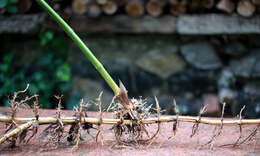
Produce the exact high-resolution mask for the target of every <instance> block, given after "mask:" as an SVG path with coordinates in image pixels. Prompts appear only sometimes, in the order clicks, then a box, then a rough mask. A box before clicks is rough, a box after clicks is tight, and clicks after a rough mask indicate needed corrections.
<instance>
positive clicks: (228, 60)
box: [0, 0, 260, 118]
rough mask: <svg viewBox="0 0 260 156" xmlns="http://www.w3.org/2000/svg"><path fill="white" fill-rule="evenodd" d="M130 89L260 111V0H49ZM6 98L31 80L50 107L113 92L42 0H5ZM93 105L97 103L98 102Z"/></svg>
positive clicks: (185, 105) (0, 32)
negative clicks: (60, 99)
mask: <svg viewBox="0 0 260 156" xmlns="http://www.w3.org/2000/svg"><path fill="white" fill-rule="evenodd" d="M47 2H48V3H49V4H50V5H51V6H52V7H53V8H54V9H55V10H56V11H57V12H58V13H59V14H60V15H61V16H62V17H63V18H64V19H65V21H67V22H68V23H69V25H71V26H72V28H73V29H74V30H75V32H77V33H78V35H79V36H80V37H81V38H82V39H83V40H84V42H85V43H86V45H87V46H88V47H89V48H90V49H91V50H92V52H93V53H94V54H95V55H96V57H97V58H98V59H100V61H101V62H102V63H103V64H104V66H105V68H106V69H107V70H108V72H109V73H110V74H111V75H112V77H113V78H114V80H115V81H116V82H118V80H119V79H120V80H121V81H122V82H123V83H124V85H125V86H126V88H127V90H128V93H129V96H130V97H135V98H140V97H142V98H146V102H147V105H150V104H154V100H153V96H157V97H158V99H159V102H160V105H161V107H162V108H163V109H164V110H165V113H166V114H173V113H174V109H173V106H172V101H173V98H175V99H176V101H177V105H178V106H179V110H180V112H181V114H183V115H196V114H197V113H198V112H199V110H200V108H201V107H202V106H203V105H205V104H208V111H207V115H209V116H218V115H219V114H220V111H221V107H222V103H223V102H226V103H227V106H226V115H229V116H237V115H238V114H239V111H240V109H241V108H242V107H243V106H244V105H245V106H246V108H245V110H244V112H243V115H244V116H245V117H247V118H256V117H259V116H260V36H259V33H260V16H259V13H260V0H71V1H69V0H52V1H50V0H47ZM0 45H1V46H0V56H1V57H0V106H8V96H9V95H12V93H14V92H15V91H17V90H22V89H24V88H25V87H26V84H27V83H29V84H30V88H29V89H30V94H39V95H40V98H39V100H40V104H41V106H42V107H43V108H55V107H56V105H57V101H56V100H55V98H54V96H53V95H60V94H63V95H64V99H63V107H64V108H65V109H73V107H74V106H75V105H77V104H78V103H79V100H80V99H81V98H83V99H84V100H86V101H90V100H95V99H96V98H97V97H98V95H99V93H100V92H101V91H104V94H103V105H104V107H107V105H109V103H110V101H111V99H112V97H113V92H112V90H111V89H110V88H109V87H108V86H107V85H106V84H105V82H104V80H102V78H101V76H100V75H99V73H98V72H97V71H96V70H95V68H94V67H93V66H92V65H91V63H90V62H89V61H88V60H87V59H86V57H85V56H84V55H83V53H82V52H81V51H80V50H79V48H78V47H77V46H76V45H75V44H74V43H73V42H72V41H71V40H70V38H69V37H68V36H67V35H66V34H65V33H64V32H63V31H62V30H61V28H60V27H59V26H58V25H57V24H56V22H55V21H54V20H52V19H51V18H50V17H49V16H48V15H47V14H46V13H45V11H44V10H43V9H41V8H40V7H39V6H38V4H37V3H36V1H34V0H0ZM89 110H97V107H96V106H94V105H93V106H91V107H90V108H89Z"/></svg>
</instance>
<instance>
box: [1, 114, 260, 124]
mask: <svg viewBox="0 0 260 156" xmlns="http://www.w3.org/2000/svg"><path fill="white" fill-rule="evenodd" d="M75 119H76V118H75V117H63V118H61V119H60V120H61V121H62V122H63V123H67V124H71V123H74V122H75ZM176 119H177V117H176V116H175V115H173V116H161V117H160V119H158V118H148V119H143V120H142V123H143V124H154V123H158V121H159V122H173V121H176ZM33 120H35V118H14V121H15V122H16V123H17V124H24V123H27V122H28V121H33ZM81 121H82V122H83V123H92V124H96V125H98V124H119V123H121V120H120V119H108V118H103V119H102V122H101V123H100V120H99V118H92V117H86V118H84V119H82V120H81ZM178 121H179V122H192V123H196V122H198V117H197V116H179V117H178ZM0 122H5V123H9V122H12V119H11V117H7V116H0ZM56 122H57V118H55V117H39V120H38V123H39V124H51V123H56ZM199 122H200V123H201V124H208V125H221V124H222V121H221V119H208V118H205V117H204V118H201V120H200V121H199ZM123 124H125V125H131V124H133V123H132V121H131V120H124V121H123ZM239 124H242V125H252V124H260V119H242V120H240V119H235V120H232V119H231V120H230V119H226V120H225V119H224V121H223V125H225V126H234V125H239Z"/></svg>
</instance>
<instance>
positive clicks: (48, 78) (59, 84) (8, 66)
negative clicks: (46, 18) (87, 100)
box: [0, 30, 72, 108]
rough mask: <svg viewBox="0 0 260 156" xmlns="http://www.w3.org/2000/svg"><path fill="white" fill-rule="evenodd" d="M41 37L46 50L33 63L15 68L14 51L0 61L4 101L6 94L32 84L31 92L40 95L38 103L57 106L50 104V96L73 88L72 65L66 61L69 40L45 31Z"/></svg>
mask: <svg viewBox="0 0 260 156" xmlns="http://www.w3.org/2000/svg"><path fill="white" fill-rule="evenodd" d="M50 34H52V35H50ZM50 36H51V37H50ZM46 37H47V39H46ZM39 38H40V40H39V43H40V45H41V46H42V49H43V51H44V53H42V54H41V56H40V57H39V58H36V60H35V62H34V63H33V64H31V65H29V66H22V67H21V66H19V67H16V66H17V65H16V64H15V59H16V58H15V56H14V54H13V53H6V54H5V55H4V57H3V58H2V60H0V85H1V87H0V101H1V104H2V103H3V101H6V96H7V95H11V94H13V92H15V91H17V90H22V89H24V88H25V86H26V84H27V83H28V84H30V87H29V90H30V93H31V94H39V95H40V98H39V102H40V104H41V105H42V107H44V108H54V107H55V105H54V106H53V105H52V104H51V103H50V99H51V97H52V96H53V95H57V94H67V92H68V91H69V90H70V89H71V86H72V84H71V67H70V64H69V63H68V62H66V56H67V53H68V47H67V46H68V43H67V41H66V40H65V39H64V38H63V37H62V36H59V35H55V34H54V32H51V31H44V30H43V31H42V32H41V33H40V35H39ZM43 40H45V41H43ZM42 43H44V44H42ZM64 47H65V48H64ZM60 49H62V51H61V50H60ZM17 59H18V58H17ZM1 104H0V105H1ZM2 105H3V104H2Z"/></svg>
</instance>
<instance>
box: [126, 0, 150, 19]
mask: <svg viewBox="0 0 260 156" xmlns="http://www.w3.org/2000/svg"><path fill="white" fill-rule="evenodd" d="M125 11H126V12H127V14H128V15H130V16H134V17H140V16H142V15H144V11H145V10H144V1H142V0H128V2H127V3H126V6H125Z"/></svg>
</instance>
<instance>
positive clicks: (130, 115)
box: [0, 0, 260, 149]
mask: <svg viewBox="0 0 260 156" xmlns="http://www.w3.org/2000/svg"><path fill="white" fill-rule="evenodd" d="M36 1H37V2H38V3H39V5H40V6H42V7H43V8H44V9H45V10H46V11H47V12H48V13H49V14H50V15H51V16H52V17H53V18H54V20H55V21H57V23H58V24H59V25H60V26H61V28H62V29H63V30H64V31H65V32H66V33H67V34H68V35H69V36H70V37H71V39H72V40H73V41H74V42H75V43H76V45H77V46H78V47H79V48H80V49H81V50H82V52H83V53H84V54H85V55H86V56H87V58H88V59H89V61H90V62H91V63H92V64H93V66H94V67H95V68H96V69H97V70H98V72H99V73H100V74H101V76H102V77H103V78H104V80H105V81H106V82H107V84H108V85H109V86H110V87H111V89H112V90H113V92H114V95H115V96H114V98H113V99H112V102H111V104H110V106H109V108H108V110H112V111H113V113H114V118H113V119H110V118H104V117H103V110H102V109H101V105H102V103H101V97H102V93H101V94H100V96H99V98H98V102H97V105H98V106H99V117H97V118H93V117H88V115H87V112H86V108H87V106H88V103H85V102H84V101H83V100H82V101H81V102H80V106H79V107H76V108H75V109H74V112H75V113H74V116H72V117H64V116H62V115H61V114H62V110H61V98H62V96H56V98H57V99H58V101H59V102H58V108H57V110H56V116H55V117H40V116H39V103H38V95H33V96H31V97H26V98H24V99H22V98H19V99H22V100H18V96H20V95H21V94H24V93H25V92H27V90H28V87H29V85H28V86H27V87H26V89H25V90H23V91H19V92H16V93H14V95H13V97H12V98H11V99H10V100H9V103H10V108H11V114H10V116H5V115H1V114H0V122H2V123H6V124H7V128H6V134H5V135H4V136H3V137H1V138H0V144H2V143H4V142H6V141H8V142H9V143H10V145H11V146H12V147H13V146H16V145H17V144H18V141H19V142H26V143H27V142H28V141H30V139H31V138H32V137H34V136H35V134H36V133H37V132H38V127H39V126H40V125H43V124H48V125H49V126H48V127H47V128H45V130H44V131H43V132H42V134H41V136H40V137H42V138H43V140H45V141H46V144H45V145H49V146H52V147H54V148H57V147H58V146H59V144H60V143H61V142H62V140H64V139H63V138H66V141H67V142H69V143H70V144H74V145H75V146H74V147H75V148H77V147H78V145H79V143H80V139H81V135H82V133H81V132H82V131H84V130H86V131H88V130H89V129H97V130H98V131H97V133H96V137H95V138H96V141H97V142H98V141H99V138H100V140H101V144H103V141H104V140H103V135H102V125H104V124H111V125H113V128H112V130H113V131H114V135H115V142H116V143H115V144H114V145H112V147H117V146H118V145H119V146H120V145H123V146H132V145H140V144H144V145H147V147H149V146H150V145H151V144H152V143H153V142H154V140H155V139H156V138H157V137H158V135H159V134H160V132H161V131H162V127H161V123H164V122H173V132H174V134H175V132H176V131H177V129H178V125H179V123H180V122H192V123H194V126H193V128H192V134H191V137H192V136H194V135H195V134H196V133H198V129H199V124H209V125H215V126H218V127H219V130H218V132H217V133H216V134H214V135H213V137H212V139H211V140H210V141H209V142H208V144H209V145H210V146H211V147H212V146H213V143H214V141H215V140H216V139H217V137H218V136H219V135H221V133H222V129H223V127H224V126H239V128H240V136H239V138H238V140H237V141H236V142H235V143H234V144H233V146H238V145H241V144H243V143H244V142H245V141H247V140H250V139H251V138H252V137H254V136H255V135H256V133H257V132H258V131H259V126H258V125H260V119H243V118H242V115H241V114H242V110H243V109H244V108H242V110H241V113H240V118H239V119H234V120H225V119H224V108H225V105H223V109H222V114H221V118H219V119H208V118H204V117H202V114H203V113H204V112H205V111H206V107H204V108H203V109H202V110H201V111H200V113H199V115H198V116H195V117H194V116H193V117H192V116H182V115H180V114H179V110H178V108H177V105H176V102H175V101H174V102H173V107H175V112H176V115H175V116H162V115H161V109H160V106H159V102H158V100H157V98H156V97H155V101H156V112H157V113H156V114H151V109H152V108H151V106H146V104H145V102H144V100H143V99H141V98H140V99H129V98H128V95H127V90H126V88H125V87H124V85H123V84H122V82H119V84H120V85H119V86H118V85H117V84H116V83H115V82H114V80H113V79H112V78H111V76H110V75H109V73H108V72H107V71H106V69H105V68H104V67H103V65H102V64H101V63H100V62H99V60H98V59H97V58H96V57H95V56H94V54H93V53H92V52H91V51H90V49H89V48H88V47H87V46H86V45H85V44H84V42H83V41H82V40H81V39H80V38H79V36H78V35H77V34H76V33H75V32H74V31H73V29H72V28H71V27H70V26H69V25H68V24H67V23H66V22H65V21H64V20H63V19H62V18H61V17H60V16H59V15H58V14H57V13H56V12H55V11H54V10H53V9H52V8H51V7H50V6H49V5H48V4H47V3H46V2H45V1H44V0H36ZM100 2H101V1H100ZM130 2H132V3H133V2H135V3H137V2H138V3H137V4H139V2H141V1H140V0H132V1H130ZM130 10H131V9H130ZM116 99H117V100H116ZM28 101H33V103H34V108H33V109H34V117H31V118H21V117H16V113H17V110H18V109H19V107H20V106H21V105H22V104H24V103H26V102H28ZM149 124H157V131H156V132H155V133H154V134H152V135H151V134H150V133H149V130H147V125H149ZM249 124H254V125H257V127H256V128H255V130H254V131H253V132H252V133H251V134H250V135H249V136H248V137H246V138H243V139H242V137H241V136H242V126H241V125H249ZM95 125H96V127H95ZM67 126H68V127H69V131H68V132H66V131H65V127H67ZM29 131H32V134H31V135H29V136H28V133H27V132H29ZM143 136H145V137H143ZM144 138H145V139H144ZM208 144H206V145H208ZM73 149H74V148H73Z"/></svg>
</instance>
